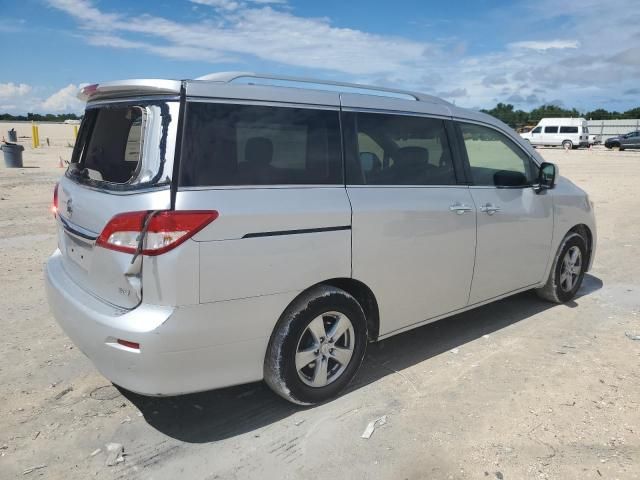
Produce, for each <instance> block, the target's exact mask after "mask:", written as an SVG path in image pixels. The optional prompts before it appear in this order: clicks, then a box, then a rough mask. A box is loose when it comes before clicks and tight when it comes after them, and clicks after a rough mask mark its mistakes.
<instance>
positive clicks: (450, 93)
mask: <svg viewBox="0 0 640 480" xmlns="http://www.w3.org/2000/svg"><path fill="white" fill-rule="evenodd" d="M436 95H437V96H438V97H442V98H460V97H466V96H467V95H468V93H467V89H466V88H454V89H453V90H447V91H445V92H438V93H437V94H436Z"/></svg>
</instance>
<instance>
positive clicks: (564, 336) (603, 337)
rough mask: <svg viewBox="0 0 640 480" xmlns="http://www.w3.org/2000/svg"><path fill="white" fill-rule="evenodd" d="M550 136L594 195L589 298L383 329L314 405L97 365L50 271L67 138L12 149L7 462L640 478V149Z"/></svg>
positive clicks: (123, 469)
mask: <svg viewBox="0 0 640 480" xmlns="http://www.w3.org/2000/svg"><path fill="white" fill-rule="evenodd" d="M540 152H541V153H542V154H543V155H544V157H545V158H547V159H548V160H550V161H553V162H556V163H557V164H558V165H559V167H560V171H561V173H562V174H564V175H565V176H567V177H569V178H570V179H572V180H573V181H574V182H575V183H577V184H578V185H580V186H581V187H583V188H585V189H586V190H587V191H588V192H589V193H590V196H591V199H592V200H593V201H594V202H595V205H596V214H597V219H598V234H599V235H598V236H599V245H598V251H597V254H596V260H595V265H594V268H593V271H592V272H590V275H588V276H587V277H586V278H585V283H584V286H583V287H582V289H581V291H580V296H579V298H577V299H576V300H575V301H574V302H571V303H570V304H568V305H558V306H556V305H551V304H547V303H544V302H542V301H540V300H538V299H537V298H536V297H535V295H533V294H531V293H524V294H520V295H517V296H514V297H511V298H508V299H506V300H502V301H500V302H497V303H494V304H491V305H487V306H484V307H481V308H479V309H476V310H474V311H471V312H467V313H465V314H462V315H457V316H455V317H452V318H449V319H445V320H442V321H439V322H436V323H433V324H431V325H427V326H425V327H422V328H419V329H416V330H413V331H411V332H409V333H405V334H402V335H399V336H396V337H394V338H391V339H389V340H386V341H384V342H381V343H379V344H375V345H372V346H371V348H370V349H369V353H368V355H367V359H366V360H365V362H364V365H363V368H362V370H361V372H360V374H359V375H358V377H357V379H356V381H355V382H354V384H353V385H352V386H351V388H350V389H349V391H348V392H347V393H345V394H344V395H343V396H342V397H340V398H339V399H337V400H335V401H333V402H329V403H327V404H325V405H322V406H318V407H315V408H308V409H302V408H296V407H294V406H292V405H289V404H287V403H286V402H285V401H283V400H281V399H280V398H279V397H277V396H275V395H274V394H272V393H271V392H270V391H269V390H268V389H267V388H266V387H265V386H264V385H263V384H261V383H257V384H250V385H245V386H241V387H234V388H230V389H225V390H218V391H212V392H207V393H202V394H196V395H187V396H182V397H174V398H164V399H158V398H145V397H140V396H137V395H133V394H130V393H125V394H123V393H121V392H120V391H118V390H117V389H116V388H114V387H113V386H112V385H111V384H110V383H109V382H108V381H107V380H106V379H104V378H103V377H102V376H100V374H98V373H97V372H96V370H95V369H94V368H93V366H92V365H91V363H90V362H89V361H88V360H87V359H86V358H85V357H84V356H83V355H82V354H81V353H80V352H79V351H78V349H76V348H75V347H74V346H73V345H72V344H71V343H70V341H69V340H68V339H67V337H66V336H65V335H64V334H63V333H62V331H61V330H60V328H59V327H58V326H57V325H56V324H55V322H54V320H53V318H52V316H51V315H50V313H49V310H48V307H47V303H46V300H45V294H44V288H43V280H42V267H43V263H44V262H45V259H46V258H47V256H48V255H49V254H50V253H51V252H52V251H53V250H54V248H55V245H56V240H55V235H54V223H53V219H52V218H51V215H50V213H49V211H48V207H49V204H50V201H51V194H52V190H53V185H54V183H55V181H56V178H57V177H59V176H60V175H61V172H62V170H61V169H59V168H57V163H58V159H59V157H60V156H62V157H63V158H68V157H69V156H70V149H68V148H66V147H55V148H54V147H52V148H49V149H41V150H39V151H33V150H29V149H28V150H27V151H26V152H25V158H26V162H25V163H26V165H27V166H28V167H32V168H25V169H20V170H17V169H14V170H9V169H5V168H3V167H0V199H1V200H0V207H1V208H0V279H1V282H0V285H2V292H1V295H0V331H1V332H2V335H1V337H0V359H1V360H2V361H1V362H0V478H1V479H13V478H36V477H42V478H52V479H57V478H64V479H65V480H71V479H86V478H90V477H95V478H105V479H112V478H154V479H165V478H166V479H175V478H194V479H195V478H198V479H199V478H203V479H214V478H221V479H228V478H231V479H232V478H242V479H246V478H261V479H263V478H278V479H285V478H309V479H323V478H332V479H336V478H354V479H355V478H357V479H362V478H367V479H382V478H385V479H386V478H393V479H441V478H442V479H487V478H488V479H493V478H498V479H534V478H535V479H544V478H553V479H591V478H593V479H600V478H604V479H615V478H618V479H633V478H640V468H639V467H640V437H639V433H640V408H639V407H640V405H639V402H640V341H635V340H632V339H631V338H630V337H632V336H633V334H635V335H640V261H639V259H640V195H638V191H639V190H638V184H639V183H640V152H608V151H605V150H604V149H595V150H593V151H584V150H581V151H569V152H565V151H562V150H558V149H541V150H540ZM627 334H629V335H627ZM383 415H386V423H384V424H383V425H378V426H377V428H376V430H375V431H374V433H373V435H372V436H371V438H369V439H368V440H367V439H363V438H361V435H362V433H363V431H364V430H365V427H366V426H367V424H368V423H369V422H370V421H372V420H375V419H377V418H379V417H382V416H383ZM110 442H114V443H119V444H122V445H123V447H124V456H123V459H124V461H123V462H121V463H118V464H116V465H115V466H111V467H110V466H106V465H105V462H106V458H107V452H106V447H105V445H106V444H107V443H110ZM98 450H99V451H98ZM96 452H97V453H96Z"/></svg>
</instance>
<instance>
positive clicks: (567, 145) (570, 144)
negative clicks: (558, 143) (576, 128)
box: [562, 140, 573, 150]
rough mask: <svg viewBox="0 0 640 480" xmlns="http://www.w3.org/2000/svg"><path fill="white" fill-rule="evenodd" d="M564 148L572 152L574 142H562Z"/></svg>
mask: <svg viewBox="0 0 640 480" xmlns="http://www.w3.org/2000/svg"><path fill="white" fill-rule="evenodd" d="M562 148H564V149H565V150H571V149H572V148H573V142H572V141H571V140H565V141H564V142H562Z"/></svg>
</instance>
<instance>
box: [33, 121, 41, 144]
mask: <svg viewBox="0 0 640 480" xmlns="http://www.w3.org/2000/svg"><path fill="white" fill-rule="evenodd" d="M31 142H32V143H33V148H38V147H39V146H40V133H39V132H38V126H37V125H36V124H35V122H31Z"/></svg>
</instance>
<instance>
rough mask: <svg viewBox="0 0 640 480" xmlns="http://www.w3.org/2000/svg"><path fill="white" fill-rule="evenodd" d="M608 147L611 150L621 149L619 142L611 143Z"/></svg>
mask: <svg viewBox="0 0 640 480" xmlns="http://www.w3.org/2000/svg"><path fill="white" fill-rule="evenodd" d="M610 148H612V149H613V150H621V148H620V144H619V143H612V144H611V147H610Z"/></svg>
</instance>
